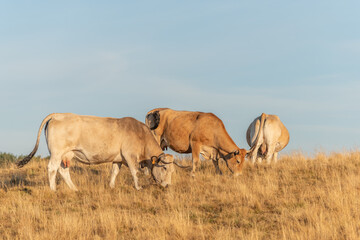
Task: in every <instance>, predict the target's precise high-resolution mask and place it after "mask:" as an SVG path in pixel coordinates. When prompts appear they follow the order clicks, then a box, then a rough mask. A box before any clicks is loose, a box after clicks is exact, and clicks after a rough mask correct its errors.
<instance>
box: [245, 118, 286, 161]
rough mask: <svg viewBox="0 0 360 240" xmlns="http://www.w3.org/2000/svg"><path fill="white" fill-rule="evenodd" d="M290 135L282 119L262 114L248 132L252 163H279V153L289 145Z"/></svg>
mask: <svg viewBox="0 0 360 240" xmlns="http://www.w3.org/2000/svg"><path fill="white" fill-rule="evenodd" d="M289 139H290V135H289V131H288V130H287V129H286V127H285V126H284V124H283V123H282V122H281V121H280V118H279V117H278V116H276V115H269V114H265V113H263V114H261V116H259V117H257V118H255V119H254V121H253V122H252V123H251V124H250V126H249V128H248V130H247V132H246V140H247V142H248V144H249V146H250V147H251V151H250V153H249V155H250V158H251V161H252V163H255V161H256V160H258V162H261V161H262V158H265V159H266V161H267V163H270V161H271V160H273V161H274V162H276V161H277V155H278V152H279V151H281V150H282V149H283V148H285V147H286V145H287V144H288V143H289Z"/></svg>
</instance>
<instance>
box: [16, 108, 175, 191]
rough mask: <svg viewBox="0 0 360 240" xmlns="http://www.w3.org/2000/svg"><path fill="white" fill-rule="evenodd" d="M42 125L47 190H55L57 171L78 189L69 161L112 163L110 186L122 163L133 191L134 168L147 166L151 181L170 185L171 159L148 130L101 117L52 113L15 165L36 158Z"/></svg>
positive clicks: (129, 121) (132, 122) (126, 120)
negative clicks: (47, 153) (46, 152)
mask: <svg viewBox="0 0 360 240" xmlns="http://www.w3.org/2000/svg"><path fill="white" fill-rule="evenodd" d="M44 125H45V137H46V142H47V145H48V148H49V151H50V154H51V157H50V161H49V165H48V174H49V182H50V188H51V189H52V190H54V191H55V190H56V183H55V176H56V172H57V171H59V172H60V174H61V176H62V177H63V178H64V180H65V182H66V184H67V185H68V186H69V187H70V188H71V189H72V190H75V191H76V190H77V188H76V186H75V185H74V184H73V182H72V181H71V178H70V174H69V167H68V166H69V164H70V160H77V161H79V162H82V163H85V164H100V163H105V162H111V163H112V164H113V165H112V166H113V168H112V174H111V180H110V187H111V188H113V187H114V186H115V178H116V176H117V175H118V173H119V170H120V167H121V165H122V164H125V165H126V166H128V167H129V169H130V172H131V174H132V177H133V179H134V184H135V188H136V189H137V190H139V189H141V187H140V186H139V185H138V178H137V176H136V173H137V169H139V168H140V167H148V168H149V169H151V174H152V176H153V178H154V180H155V181H156V182H157V183H159V184H161V185H162V186H164V187H165V186H167V185H168V184H170V183H171V174H172V172H173V171H174V166H173V160H174V158H173V156H171V155H169V154H166V155H165V154H164V153H163V151H162V150H161V148H160V146H159V145H158V144H157V142H156V140H155V139H154V137H153V135H152V134H151V132H150V130H149V128H148V127H147V126H146V125H145V124H144V123H141V122H139V121H137V120H136V119H134V118H130V117H125V118H103V117H95V116H81V115H76V114H72V113H53V114H50V115H48V116H47V117H46V118H45V119H44V120H43V121H42V123H41V125H40V129H39V131H38V135H37V141H36V145H35V148H34V150H33V151H32V152H31V153H30V154H29V156H27V157H25V158H24V159H23V160H21V161H20V162H18V163H17V165H18V167H23V166H24V165H25V164H27V163H28V162H29V161H30V159H31V158H32V157H33V156H34V155H35V153H36V151H37V149H38V146H39V140H40V133H41V131H42V128H43V127H44Z"/></svg>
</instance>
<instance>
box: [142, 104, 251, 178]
mask: <svg viewBox="0 0 360 240" xmlns="http://www.w3.org/2000/svg"><path fill="white" fill-rule="evenodd" d="M145 123H146V125H147V126H148V127H149V128H150V129H151V130H152V133H153V134H154V136H155V138H156V140H157V142H158V144H159V145H160V146H161V148H162V149H163V150H164V149H166V148H167V147H170V148H171V149H172V150H174V151H175V152H178V153H192V175H193V176H194V174H195V169H196V165H198V164H199V161H200V154H201V155H202V156H203V157H204V158H205V159H211V160H212V161H213V164H214V166H215V169H216V172H217V173H219V174H222V173H221V170H220V169H219V165H218V160H219V159H220V158H222V159H224V160H225V162H226V164H227V167H228V168H229V169H230V171H231V172H232V173H234V174H235V175H238V174H239V173H240V172H241V169H242V167H243V163H244V161H245V155H246V154H247V151H246V150H245V149H240V148H239V147H238V146H237V145H236V144H235V143H234V141H233V140H232V139H231V137H230V136H229V134H228V133H227V131H226V129H225V126H224V124H223V122H222V121H221V120H220V119H219V118H218V117H217V116H215V115H214V114H212V113H203V112H189V111H175V110H172V109H169V108H156V109H153V110H151V111H149V112H148V113H147V115H146V118H145Z"/></svg>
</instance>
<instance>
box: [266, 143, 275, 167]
mask: <svg viewBox="0 0 360 240" xmlns="http://www.w3.org/2000/svg"><path fill="white" fill-rule="evenodd" d="M274 152H275V145H274V144H271V145H268V150H267V153H266V157H265V159H266V162H267V163H268V164H270V162H271V159H272V158H273V155H274Z"/></svg>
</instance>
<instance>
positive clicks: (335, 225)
mask: <svg viewBox="0 0 360 240" xmlns="http://www.w3.org/2000/svg"><path fill="white" fill-rule="evenodd" d="M183 164H189V162H188V160H187V159H185V160H183ZM46 166H47V160H46V159H37V160H36V159H35V160H32V161H31V162H30V163H29V164H28V165H26V166H25V167H24V168H22V169H16V167H15V165H14V164H13V163H6V164H3V165H2V166H1V168H0V187H1V188H0V203H1V204H0V236H1V238H2V239H360V152H344V153H333V154H330V155H325V154H321V153H319V154H317V156H316V157H313V158H309V157H306V156H304V155H302V154H300V153H299V154H296V153H294V154H291V155H283V156H282V157H281V159H280V160H279V162H278V163H277V164H271V165H267V164H265V163H263V164H257V165H252V164H250V163H246V165H245V166H244V170H243V175H242V176H240V177H238V178H233V177H232V176H231V175H230V173H229V171H228V170H227V169H226V166H225V165H224V164H221V166H220V167H221V169H222V170H223V172H224V175H222V176H219V175H215V170H214V167H213V165H212V163H211V162H202V166H201V168H200V169H199V171H198V173H197V176H196V177H195V178H192V177H190V173H189V172H188V171H185V170H182V169H176V172H175V173H174V175H173V185H172V186H171V187H169V188H166V189H163V188H161V187H159V186H157V185H154V184H153V182H152V180H151V179H150V177H148V176H144V175H141V174H140V183H141V185H142V186H143V187H144V189H143V190H141V191H136V190H135V189H134V185H133V180H132V178H131V176H130V172H129V169H128V168H126V167H123V168H122V169H121V171H120V174H119V176H118V178H117V181H116V187H115V189H110V188H109V186H108V182H109V177H110V168H111V165H109V164H104V165H98V166H85V165H82V164H80V163H72V166H71V170H70V171H71V176H72V179H73V182H74V183H75V185H77V186H78V188H79V192H72V191H70V190H69V188H68V187H67V185H65V183H64V181H63V180H62V179H61V177H60V176H59V174H58V176H57V183H58V190H57V191H56V192H52V191H51V190H50V188H49V185H48V179H47V171H46Z"/></svg>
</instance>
